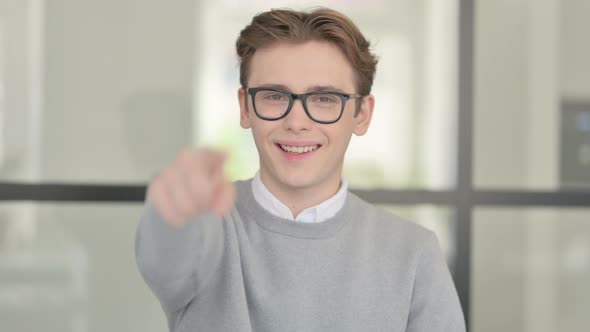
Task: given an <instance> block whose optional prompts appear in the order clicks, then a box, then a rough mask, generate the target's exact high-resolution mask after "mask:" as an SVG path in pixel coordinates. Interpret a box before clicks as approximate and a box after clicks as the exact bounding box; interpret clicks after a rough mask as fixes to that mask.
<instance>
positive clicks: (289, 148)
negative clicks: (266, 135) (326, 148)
mask: <svg viewBox="0 0 590 332" xmlns="http://www.w3.org/2000/svg"><path fill="white" fill-rule="evenodd" d="M317 148H318V146H317V145H313V146H288V145H283V144H281V149H283V150H285V151H287V152H291V153H305V152H310V151H313V150H315V149H317Z"/></svg>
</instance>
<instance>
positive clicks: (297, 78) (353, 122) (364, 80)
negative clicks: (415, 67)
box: [236, 9, 377, 198]
mask: <svg viewBox="0 0 590 332" xmlns="http://www.w3.org/2000/svg"><path fill="white" fill-rule="evenodd" d="M236 46H237V52H238V55H239V57H240V62H241V69H240V81H241V85H242V87H241V88H240V89H239V90H238V98H239V101H240V109H241V118H240V123H241V125H242V127H244V128H251V129H252V133H253V136H254V140H255V143H256V147H257V149H258V152H259V157H260V172H261V177H262V180H263V181H264V182H265V184H266V185H267V186H268V187H269V189H271V191H274V192H276V191H281V190H282V191H289V190H293V189H310V190H308V192H309V191H314V189H315V188H320V189H321V188H326V190H329V191H331V192H330V193H324V195H323V196H326V195H330V194H333V193H334V189H335V188H336V189H337V186H338V184H339V182H340V177H341V174H342V164H343V161H344V154H345V152H346V149H347V147H348V143H349V141H350V138H351V135H352V134H353V133H354V134H356V135H364V134H365V132H366V131H367V129H368V126H369V123H370V120H371V116H372V112H373V106H374V98H373V96H372V95H370V94H369V93H370V90H371V86H372V82H373V77H374V74H375V65H376V62H377V60H376V58H375V56H374V55H372V54H371V53H370V52H369V49H368V47H369V43H368V42H367V41H366V39H365V38H364V37H363V36H362V35H361V34H360V32H359V31H358V29H357V28H356V26H354V24H353V23H352V22H351V21H350V20H349V19H348V18H346V17H345V16H344V15H342V14H340V13H338V12H335V11H332V10H327V9H321V10H317V11H314V12H311V13H303V12H296V11H290V10H271V11H269V12H265V13H262V14H259V15H257V16H255V17H254V19H253V20H252V23H251V24H250V25H248V26H247V27H246V28H245V29H244V30H243V31H242V32H241V34H240V37H239V39H238V41H237V43H236ZM269 88H270V89H275V90H268V89H269ZM302 94H308V95H302ZM304 101H305V105H304V103H303V102H304ZM355 105H356V106H355ZM308 150H311V151H308ZM320 191H321V190H320ZM319 195H320V196H322V194H319ZM323 198H326V197H323Z"/></svg>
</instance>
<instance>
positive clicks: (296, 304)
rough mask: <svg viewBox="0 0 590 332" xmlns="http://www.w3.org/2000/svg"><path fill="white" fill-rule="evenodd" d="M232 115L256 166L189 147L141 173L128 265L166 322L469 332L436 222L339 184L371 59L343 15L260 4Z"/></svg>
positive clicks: (368, 102) (248, 34)
mask: <svg viewBox="0 0 590 332" xmlns="http://www.w3.org/2000/svg"><path fill="white" fill-rule="evenodd" d="M236 46H237V52H238V56H239V58H240V62H241V68H240V81H241V85H242V87H241V88H240V89H239V91H238V99H239V104H240V110H241V111H240V124H241V126H242V127H243V128H249V129H251V130H252V134H253V136H254V141H255V143H256V147H257V149H258V153H259V159H260V171H259V172H258V173H257V174H256V176H255V177H254V178H253V179H251V180H247V181H239V182H236V183H230V182H229V181H228V180H227V179H226V178H225V177H224V175H223V163H224V159H225V156H224V155H223V154H222V153H220V152H217V151H213V150H205V149H198V150H194V151H193V150H187V151H185V152H183V153H181V154H180V155H179V157H178V158H177V160H176V161H174V163H173V164H172V165H171V166H169V167H168V168H167V169H165V170H164V171H163V172H162V173H161V174H160V175H159V176H158V177H157V178H156V179H155V180H154V181H153V182H152V183H151V184H150V186H149V189H148V195H147V199H146V206H145V211H144V215H143V217H142V220H141V222H140V225H139V227H138V231H137V239H136V255H137V263H138V266H139V270H140V271H141V273H142V275H143V277H144V278H145V280H146V282H147V284H148V285H149V287H150V288H151V289H152V290H153V292H154V293H155V295H156V297H157V298H158V300H159V301H160V303H161V305H162V308H163V309H164V312H165V313H166V315H167V318H168V322H169V327H170V330H171V331H178V332H180V331H306V332H308V331H339V332H343V331H412V332H415V331H423V332H432V331H448V332H455V331H465V326H464V320H463V315H462V312H461V308H460V305H459V301H458V297H457V294H456V291H455V288H454V286H453V282H452V279H451V276H450V273H449V271H448V268H447V266H446V264H445V261H444V259H443V255H442V254H441V250H440V248H439V246H438V243H437V240H436V238H435V236H434V235H433V233H432V232H430V231H428V230H426V229H424V228H422V227H420V226H417V225H415V224H413V223H410V222H406V221H403V220H401V219H399V218H398V217H395V216H393V215H391V214H389V213H387V212H385V211H383V210H381V209H378V208H376V207H374V206H372V205H370V204H368V203H366V202H364V201H363V200H361V199H360V198H358V197H357V196H355V195H354V194H352V193H350V192H348V191H347V183H346V181H345V180H344V179H342V165H343V161H344V154H345V152H346V148H347V146H348V142H349V140H350V138H351V136H352V134H355V135H363V134H365V132H366V131H367V129H368V127H369V123H370V121H371V116H372V114H373V106H374V97H373V96H372V95H371V94H370V90H371V85H372V82H373V76H374V73H375V66H376V63H377V60H376V58H375V57H374V56H373V55H372V54H371V53H370V51H369V43H368V42H367V41H366V40H365V38H364V37H363V36H362V35H361V33H360V32H359V31H358V29H357V28H356V26H355V25H354V24H353V23H352V22H351V21H350V20H349V19H348V18H346V17H345V16H344V15H342V14H340V13H338V12H336V11H332V10H327V9H321V10H316V11H313V12H311V13H305V12H297V11H290V10H271V11H269V12H265V13H262V14H259V15H257V16H256V17H254V18H253V20H252V22H251V24H250V25H248V26H247V27H246V28H245V29H244V30H243V31H242V32H241V34H240V37H239V38H238V41H237V44H236Z"/></svg>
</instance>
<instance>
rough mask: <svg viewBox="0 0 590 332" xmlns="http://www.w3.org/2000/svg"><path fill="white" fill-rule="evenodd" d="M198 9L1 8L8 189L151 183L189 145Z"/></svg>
mask: <svg viewBox="0 0 590 332" xmlns="http://www.w3.org/2000/svg"><path fill="white" fill-rule="evenodd" d="M194 7H195V2H194V1H193V0H185V1H176V2H174V5H172V6H171V5H170V4H169V3H166V2H161V1H149V2H138V1H131V0H122V1H74V2H70V1H21V0H2V1H0V179H2V180H18V181H39V180H44V181H71V182H86V181H98V182H102V181H109V182H139V181H141V182H143V181H145V180H147V179H149V178H151V177H152V176H153V175H154V174H155V173H156V172H157V170H159V169H160V168H161V167H162V166H163V165H165V164H166V163H168V162H170V161H171V159H172V158H173V157H174V156H176V154H177V152H178V150H180V149H181V148H182V147H184V146H188V145H190V143H191V132H192V128H191V124H190V123H191V117H192V116H191V105H192V102H191V98H192V97H191V89H192V76H193V75H192V68H193V62H194V59H193V44H194V40H193V37H194V32H193V29H194V24H195V21H194V11H195V10H194Z"/></svg>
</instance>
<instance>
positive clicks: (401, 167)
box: [0, 0, 590, 332]
mask: <svg viewBox="0 0 590 332" xmlns="http://www.w3.org/2000/svg"><path fill="white" fill-rule="evenodd" d="M317 5H323V6H329V7H333V8H335V9H339V10H342V11H343V12H345V13H346V14H347V15H349V16H350V17H351V18H352V19H353V20H354V21H355V22H356V23H357V24H358V25H359V27H360V28H361V30H362V31H363V32H364V33H365V34H366V36H367V37H368V38H369V39H370V40H371V42H372V43H373V45H374V51H375V52H376V53H377V54H378V55H379V56H380V62H379V65H378V71H377V77H376V80H375V84H374V89H373V93H374V95H375V96H376V109H375V115H374V121H373V123H372V125H371V128H370V130H369V133H368V134H367V135H366V136H364V137H355V138H353V140H352V142H351V146H350V149H349V153H348V156H347V164H346V169H345V176H346V177H347V178H348V179H349V181H350V184H351V187H352V189H353V190H354V191H355V192H357V193H358V194H359V195H361V196H363V197H364V198H366V199H367V200H369V201H370V202H372V203H375V204H378V205H381V206H383V207H384V208H386V209H389V210H391V211H393V212H394V213H396V214H399V215H401V216H403V217H405V218H407V219H410V220H412V221H415V222H417V223H420V224H422V225H424V226H426V227H428V228H430V229H432V230H434V231H435V232H436V233H437V235H438V237H439V240H440V243H441V246H442V248H443V250H444V252H445V254H446V256H447V258H448V262H449V266H450V267H451V270H452V272H453V276H454V278H455V281H456V284H457V288H458V290H459V294H460V296H461V300H462V303H463V305H464V309H465V311H466V314H467V317H468V320H469V326H470V329H469V330H470V331H475V332H488V331H489V332H495V331H507V332H511V331H514V332H516V331H527V332H532V331H534V332H550V331H560V332H565V331H572V332H573V331H585V330H586V329H587V325H588V324H587V323H588V318H587V315H588V308H590V284H589V283H588V280H590V64H589V62H588V59H590V43H588V42H587V36H586V34H587V32H588V31H590V23H589V21H588V20H587V17H588V16H589V15H590V2H588V1H586V0H542V1H538V0H418V1H417V0H364V1H356V0H340V1H336V0H329V1H328V0H327V1H279V0H274V1H273V0H215V1H214V0H211V1H204V0H203V1H196V0H175V1H163V0H147V1H146V0H141V1H140V0H102V1H98V0H77V1H67V0H0V331H38V330H44V331H51V332H54V331H55V332H58V331H59V332H62V331H63V332H67V331H72V332H74V331H75V332H87V331H88V332H90V331H93V332H98V331H127V332H128V331H130V332H134V331H146V332H149V331H165V330H166V322H165V317H164V315H163V313H162V311H161V309H160V307H159V304H158V302H157V301H156V300H155V298H154V297H153V295H152V294H151V292H150V291H149V289H148V288H147V286H146V285H145V283H144V282H143V280H142V279H141V277H140V276H139V274H138V272H137V269H136V266H135V261H134V253H133V242H134V232H135V227H136V226H137V222H138V219H139V216H140V213H141V209H142V199H143V192H142V190H143V189H145V185H146V184H147V183H148V182H149V181H150V179H151V178H152V177H153V176H154V175H155V174H156V173H157V172H158V170H159V169H161V168H162V167H164V166H165V165H166V164H168V163H169V162H171V161H172V160H173V158H174V157H175V156H176V154H177V153H178V152H179V150H180V149H182V148H185V147H188V146H199V145H213V146H217V147H220V148H222V149H225V150H228V151H230V152H231V156H232V157H231V160H230V165H229V167H228V172H229V173H230V174H231V176H232V178H234V179H243V178H249V177H251V176H252V175H253V173H254V172H255V171H256V169H257V167H258V165H257V162H258V160H257V154H256V150H255V147H254V144H253V141H252V139H251V136H250V133H249V132H248V131H245V130H242V129H241V128H240V127H239V123H238V119H239V118H238V108H237V97H236V94H237V93H236V91H237V88H238V87H239V85H238V64H237V59H236V56H235V51H234V42H235V39H236V38H237V35H238V33H239V31H240V30H241V29H242V28H243V27H244V26H245V25H246V24H247V23H248V22H249V20H250V19H251V17H252V16H253V15H254V14H256V13H258V12H260V11H263V10H267V9H269V8H276V7H290V8H296V9H304V8H309V7H312V6H317ZM318 300H320V299H318Z"/></svg>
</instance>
